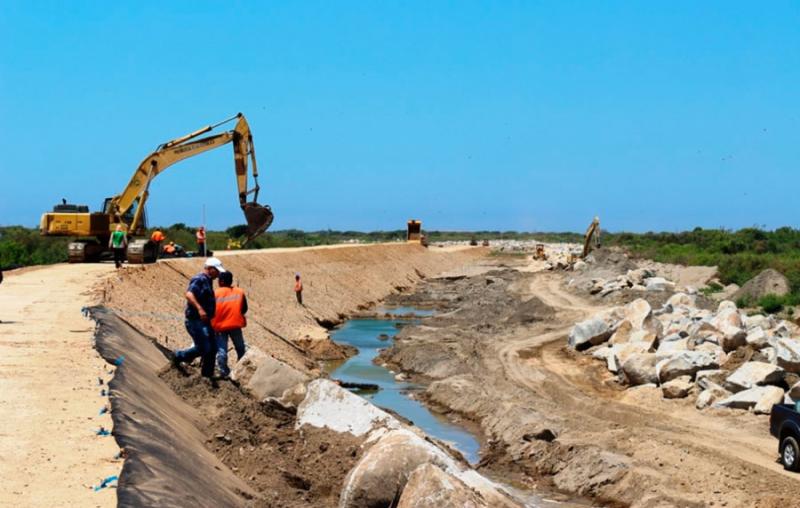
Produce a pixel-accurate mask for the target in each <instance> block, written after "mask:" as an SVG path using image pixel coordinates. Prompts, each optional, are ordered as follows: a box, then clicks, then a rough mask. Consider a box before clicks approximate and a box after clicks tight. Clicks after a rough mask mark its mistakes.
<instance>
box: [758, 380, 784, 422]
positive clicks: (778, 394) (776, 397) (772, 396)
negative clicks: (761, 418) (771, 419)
mask: <svg viewBox="0 0 800 508" xmlns="http://www.w3.org/2000/svg"><path fill="white" fill-rule="evenodd" d="M767 388H774V390H770V391H769V392H767V393H765V394H764V396H763V397H761V400H759V401H758V404H756V407H754V408H753V412H754V413H755V414H757V415H768V414H770V413H772V406H774V405H775V404H783V397H784V392H783V389H782V388H779V387H777V386H769V387H767Z"/></svg>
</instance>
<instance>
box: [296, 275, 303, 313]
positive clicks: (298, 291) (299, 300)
mask: <svg viewBox="0 0 800 508" xmlns="http://www.w3.org/2000/svg"><path fill="white" fill-rule="evenodd" d="M294 296H295V297H296V298H297V303H299V304H300V305H303V281H301V280H300V274H299V273H296V274H294Z"/></svg>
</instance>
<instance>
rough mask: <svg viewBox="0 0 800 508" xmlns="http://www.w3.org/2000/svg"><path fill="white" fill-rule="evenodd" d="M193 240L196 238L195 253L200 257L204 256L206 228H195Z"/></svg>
mask: <svg viewBox="0 0 800 508" xmlns="http://www.w3.org/2000/svg"><path fill="white" fill-rule="evenodd" d="M194 236H195V238H197V253H198V254H200V255H201V256H204V257H205V255H206V228H204V227H203V226H200V227H199V228H197V233H195V235H194Z"/></svg>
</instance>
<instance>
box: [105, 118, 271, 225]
mask: <svg viewBox="0 0 800 508" xmlns="http://www.w3.org/2000/svg"><path fill="white" fill-rule="evenodd" d="M234 119H236V120H238V121H237V122H236V126H235V127H234V129H233V130H230V131H226V132H223V133H220V134H215V135H212V136H206V137H204V138H200V139H196V138H197V137H198V136H202V135H203V134H205V133H207V132H210V131H211V130H213V129H214V128H216V127H219V126H220V125H222V124H224V123H227V122H230V121H232V120H234ZM228 143H231V144H232V145H233V157H234V166H235V172H236V185H237V187H238V193H239V206H240V207H241V208H242V211H243V212H244V214H245V219H246V220H247V233H248V239H247V241H250V240H252V239H253V238H255V237H256V236H258V235H260V234H261V233H263V232H264V231H266V230H267V228H269V226H270V225H271V224H272V219H273V215H272V211H271V210H270V208H269V207H268V206H262V205H259V204H258V203H257V199H258V191H259V189H260V187H259V185H258V168H257V166H256V158H255V147H254V145H253V135H252V134H251V132H250V126H249V125H248V123H247V120H246V119H245V117H244V115H243V114H241V113H239V114H237V115H236V116H234V117H232V118H229V119H227V120H224V121H223V122H220V123H218V124H215V125H209V126H206V127H203V128H202V129H199V130H197V131H195V132H192V133H190V134H187V135H185V136H182V137H180V138H177V139H173V140H172V141H168V142H166V143H164V144H162V145H161V146H159V147H158V148H157V149H156V150H155V151H154V152H153V153H151V154H150V155H148V156H147V157H145V159H144V160H143V161H142V162H141V163H140V164H139V166H138V167H137V168H136V171H135V172H134V173H133V176H132V177H131V179H130V181H129V182H128V185H127V186H125V189H124V190H123V191H122V192H121V193H120V194H118V195H116V196H114V197H113V198H112V199H111V202H110V203H109V206H108V209H107V210H106V213H109V214H110V215H112V216H113V219H114V220H113V221H112V223H122V222H123V221H122V216H124V215H125V214H126V213H128V212H129V211H130V210H131V209H132V208H133V207H134V206H135V209H136V211H135V213H134V217H133V221H132V222H131V224H128V225H127V228H128V231H130V232H132V233H133V234H140V233H141V232H142V231H143V229H144V228H143V224H142V212H143V210H144V204H145V203H146V202H147V198H148V195H149V188H150V184H151V183H152V181H153V179H154V178H155V177H156V176H158V175H159V174H161V173H162V172H163V171H165V170H166V169H167V168H169V167H170V166H172V165H173V164H176V163H178V162H180V161H182V160H185V159H188V158H190V157H194V156H195V155H200V154H201V153H204V152H208V151H210V150H214V149H215V148H219V147H221V146H223V145H226V144H228ZM248 165H249V166H250V167H251V168H252V174H253V188H252V189H248ZM251 194H252V195H253V199H252V201H248V197H249V196H250V195H251Z"/></svg>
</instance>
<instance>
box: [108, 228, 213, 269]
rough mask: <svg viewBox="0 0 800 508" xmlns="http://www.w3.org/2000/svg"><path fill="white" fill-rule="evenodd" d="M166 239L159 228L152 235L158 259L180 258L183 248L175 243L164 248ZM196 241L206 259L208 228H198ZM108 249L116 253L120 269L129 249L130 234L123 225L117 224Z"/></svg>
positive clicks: (170, 243)
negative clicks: (164, 257) (163, 257)
mask: <svg viewBox="0 0 800 508" xmlns="http://www.w3.org/2000/svg"><path fill="white" fill-rule="evenodd" d="M166 239H167V236H166V235H165V234H164V233H163V232H162V231H161V229H158V228H157V229H156V230H155V231H153V233H152V234H151V235H150V241H151V242H153V243H154V244H155V246H156V253H157V257H161V256H170V257H172V256H180V255H182V254H183V253H184V250H183V247H181V246H180V245H178V244H176V243H175V242H173V241H170V242H169V243H167V244H166V245H163V246H162V244H163V243H164V240H166ZM195 239H196V240H197V252H198V254H199V255H200V256H203V257H205V256H206V255H207V254H208V250H207V249H206V228H204V227H203V226H200V227H199V228H197V232H196V233H195ZM108 248H109V249H111V250H112V252H113V253H114V266H116V267H117V268H120V267H121V266H122V263H123V262H124V261H125V250H126V249H127V248H128V234H127V233H126V232H125V230H124V229H123V228H122V225H121V224H117V227H116V228H115V230H114V232H113V233H111V237H110V238H109V239H108Z"/></svg>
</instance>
